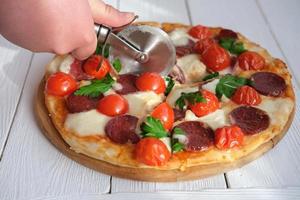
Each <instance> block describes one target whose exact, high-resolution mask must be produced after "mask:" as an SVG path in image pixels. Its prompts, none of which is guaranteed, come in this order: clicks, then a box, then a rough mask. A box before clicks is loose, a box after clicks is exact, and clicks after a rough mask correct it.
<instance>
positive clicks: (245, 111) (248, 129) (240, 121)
mask: <svg viewBox="0 0 300 200" xmlns="http://www.w3.org/2000/svg"><path fill="white" fill-rule="evenodd" d="M229 118H230V121H231V123H232V124H236V125H238V126H239V127H240V128H241V129H242V130H243V132H244V133H245V134H248V135H253V134H256V133H259V132H261V131H263V130H266V129H267V128H268V127H269V125H270V118H269V116H268V114H267V113H266V112H265V111H263V110H261V109H258V108H255V107H251V106H241V107H238V108H236V109H234V110H233V111H231V112H230V113H229Z"/></svg>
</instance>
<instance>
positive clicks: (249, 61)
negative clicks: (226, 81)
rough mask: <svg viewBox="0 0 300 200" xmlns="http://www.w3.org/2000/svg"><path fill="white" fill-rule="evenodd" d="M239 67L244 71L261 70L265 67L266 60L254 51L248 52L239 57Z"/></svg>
mask: <svg viewBox="0 0 300 200" xmlns="http://www.w3.org/2000/svg"><path fill="white" fill-rule="evenodd" d="M238 65H239V67H240V68H241V69H243V70H260V69H263V68H264V66H265V59H264V57H262V56H261V55H259V54H258V53H256V52H253V51H246V52H244V53H242V54H241V55H239V57H238Z"/></svg>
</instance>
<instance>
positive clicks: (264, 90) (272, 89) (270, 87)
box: [250, 72, 286, 97]
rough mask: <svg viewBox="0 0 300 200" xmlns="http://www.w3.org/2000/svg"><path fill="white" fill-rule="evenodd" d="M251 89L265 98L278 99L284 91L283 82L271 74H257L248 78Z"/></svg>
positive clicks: (284, 84) (280, 78)
mask: <svg viewBox="0 0 300 200" xmlns="http://www.w3.org/2000/svg"><path fill="white" fill-rule="evenodd" d="M250 80H251V81H252V87H254V89H256V90H257V91H258V92H259V93H261V94H263V95H266V96H273V97H278V96H280V95H281V94H282V93H283V92H284V91H285V89H286V83H285V80H284V79H283V78H282V77H281V76H278V75H277V74H274V73H272V72H257V73H255V74H253V75H252V76H251V78H250Z"/></svg>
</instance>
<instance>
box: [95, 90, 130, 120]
mask: <svg viewBox="0 0 300 200" xmlns="http://www.w3.org/2000/svg"><path fill="white" fill-rule="evenodd" d="M97 110H98V111H99V112H101V113H103V114H105V115H108V116H117V115H122V114H125V113H127V112H128V102H127V100H126V99H124V98H123V97H122V96H120V95H118V94H110V95H107V96H105V97H103V98H102V99H100V101H99V103H98V106H97Z"/></svg>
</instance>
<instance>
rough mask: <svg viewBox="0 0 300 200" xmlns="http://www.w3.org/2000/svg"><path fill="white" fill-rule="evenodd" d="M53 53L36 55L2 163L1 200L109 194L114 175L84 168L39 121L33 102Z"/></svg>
mask: <svg viewBox="0 0 300 200" xmlns="http://www.w3.org/2000/svg"><path fill="white" fill-rule="evenodd" d="M51 57H52V55H50V54H35V56H34V58H33V62H32V66H31V69H30V72H29V75H28V78H27V80H26V83H25V88H24V92H23V95H22V97H21V101H20V105H19V108H18V110H17V113H16V117H15V120H14V123H13V126H12V129H11V134H10V137H9V139H8V142H7V145H6V149H5V152H4V154H3V158H2V161H1V162H0V199H20V198H22V199H33V198H36V197H39V196H44V195H52V196H56V195H57V196H59V195H67V194H71V193H72V194H83V193H85V194H87V193H107V192H109V189H110V176H107V175H103V174H101V173H98V172H95V171H93V170H90V169H88V168H85V167H82V166H81V165H79V164H77V163H76V162H74V161H72V160H70V159H68V158H67V157H65V156H64V155H63V154H61V153H60V152H59V151H58V150H56V149H55V148H54V146H52V145H51V144H50V142H49V141H48V140H47V139H46V138H45V137H44V135H43V134H42V133H41V130H40V129H39V127H38V125H37V124H36V122H35V117H34V113H33V99H34V96H35V95H36V92H37V86H38V84H39V82H40V80H41V77H43V74H44V70H45V69H44V66H45V65H46V63H47V62H49V59H50V58H51Z"/></svg>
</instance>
